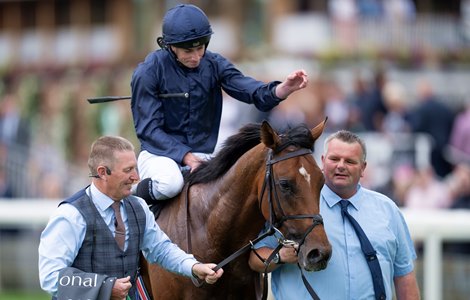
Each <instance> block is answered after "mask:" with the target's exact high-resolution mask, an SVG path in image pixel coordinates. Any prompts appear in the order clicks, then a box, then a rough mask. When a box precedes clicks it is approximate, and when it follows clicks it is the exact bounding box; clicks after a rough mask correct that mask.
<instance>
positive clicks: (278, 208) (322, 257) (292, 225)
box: [142, 119, 331, 300]
mask: <svg viewBox="0 0 470 300" xmlns="http://www.w3.org/2000/svg"><path fill="white" fill-rule="evenodd" d="M325 122H326V119H325V121H323V122H322V123H320V124H318V125H317V126H316V127H315V128H313V129H311V130H310V129H309V128H307V127H306V126H305V125H301V126H297V127H294V128H291V129H290V130H289V131H288V132H287V133H285V134H278V133H277V132H275V130H273V129H272V127H271V126H270V125H269V123H268V122H266V121H264V122H263V123H262V124H254V123H253V124H248V125H245V126H244V127H242V128H241V129H240V130H239V132H238V133H237V134H235V135H233V136H231V137H229V138H228V139H227V140H226V141H225V143H224V146H223V147H222V148H221V149H220V151H218V153H217V155H216V156H214V157H213V158H212V159H210V160H209V161H206V162H204V163H203V164H202V165H200V166H199V167H198V168H197V169H196V170H195V171H194V172H192V173H190V174H189V175H188V176H186V177H185V180H186V184H185V188H184V189H183V191H182V192H181V193H180V194H179V195H178V196H177V197H176V198H174V199H172V200H171V202H169V203H168V204H167V205H166V206H164V207H163V209H162V210H161V213H160V214H159V217H158V218H157V223H158V225H159V226H160V227H161V229H162V230H163V231H165V233H167V235H168V236H169V237H170V239H171V240H172V241H173V242H174V243H176V244H177V245H178V246H179V247H180V248H182V249H183V250H185V251H187V252H188V253H192V254H193V255H194V256H195V258H196V259H197V260H199V261H201V262H205V263H206V262H213V263H216V264H217V263H218V262H220V261H222V260H224V259H225V258H227V257H229V256H231V255H232V254H233V253H235V252H237V250H239V249H240V248H242V247H243V246H245V245H247V246H249V244H250V240H253V239H255V238H257V236H258V235H259V233H260V232H261V230H262V229H263V228H264V225H265V224H267V223H269V224H274V225H275V226H276V229H277V230H279V231H280V232H281V233H282V234H283V235H284V236H285V237H286V238H289V239H291V240H293V241H296V242H298V243H299V244H300V246H299V251H298V262H299V266H300V267H301V268H302V269H304V270H306V271H318V270H322V269H324V268H325V267H326V265H327V262H328V260H329V258H330V256H331V245H330V244H329V241H328V238H327V236H326V233H325V231H324V227H323V225H322V224H323V222H322V221H321V216H320V215H319V199H320V190H321V188H322V186H323V183H324V177H323V173H322V171H321V170H320V168H319V167H318V165H317V163H316V162H315V159H314V158H313V155H312V149H313V146H314V142H315V140H316V139H317V138H318V137H319V136H320V135H321V134H322V132H323V129H324V126H325ZM316 225H320V226H316ZM248 250H249V249H248ZM248 255H249V251H248V252H246V253H243V254H242V255H240V256H239V257H237V258H236V259H234V260H233V261H231V262H230V263H228V264H226V265H225V266H224V267H223V269H224V275H223V276H222V277H221V278H220V279H219V280H218V281H217V283H215V284H214V285H207V284H203V285H202V286H201V287H197V286H196V285H195V284H193V282H192V281H191V279H190V278H187V277H184V276H180V275H177V274H174V273H171V272H168V271H166V270H164V269H163V268H161V267H160V266H158V265H154V264H148V263H147V262H146V261H145V260H143V266H142V274H143V277H144V282H145V283H146V287H147V289H148V291H149V293H150V294H151V295H153V299H171V300H175V299H237V300H239V299H257V298H258V297H259V295H260V294H259V289H256V288H255V285H256V284H255V282H259V273H256V272H254V271H252V270H251V269H250V268H249V266H248ZM258 287H259V286H258Z"/></svg>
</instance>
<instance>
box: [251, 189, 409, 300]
mask: <svg viewBox="0 0 470 300" xmlns="http://www.w3.org/2000/svg"><path fill="white" fill-rule="evenodd" d="M340 200H341V198H340V197H339V196H338V195H336V194H335V193H334V192H333V191H331V190H330V189H329V188H328V186H326V185H324V187H323V189H322V191H321V202H320V213H321V215H322V216H323V220H324V226H325V230H326V233H327V236H328V239H329V241H330V243H331V245H332V247H333V253H332V256H331V259H330V261H329V262H328V266H327V268H326V269H325V270H322V271H318V272H305V271H304V274H305V276H306V277H307V279H308V281H309V283H310V284H311V286H312V287H313V289H314V290H315V292H316V293H317V294H318V296H319V297H320V299H328V300H330V299H331V300H354V299H374V298H375V296H374V288H373V285H372V278H371V274H370V270H369V267H368V265H367V263H366V261H365V258H364V255H363V253H362V250H361V247H360V243H359V240H358V238H357V235H356V233H355V232H354V229H353V227H352V226H351V224H350V223H349V222H348V221H347V220H346V221H343V217H342V215H341V207H340V205H339V204H338V202H339V201H340ZM349 201H350V202H351V204H350V205H349V208H348V211H349V212H350V214H351V215H352V216H353V217H354V218H355V219H356V220H357V221H358V223H359V224H360V225H361V227H362V229H363V230H364V232H365V233H366V235H367V236H368V238H369V240H370V241H371V243H372V246H373V247H374V249H375V250H376V251H377V257H378V259H379V262H380V266H381V269H382V273H383V279H384V285H385V290H386V293H387V299H392V295H393V278H394V277H396V276H403V275H406V274H408V273H410V272H411V271H413V268H414V266H413V261H414V260H415V259H416V252H415V249H414V245H413V242H412V240H411V237H410V234H409V231H408V227H407V225H406V223H405V220H404V218H403V216H402V214H401V212H400V210H399V208H398V207H397V206H396V204H395V203H394V202H393V201H392V200H391V199H390V198H388V197H386V196H384V195H382V194H380V193H377V192H374V191H371V190H368V189H365V188H363V187H361V186H359V187H358V192H357V193H356V194H355V195H354V196H353V197H352V198H350V199H349ZM276 245H277V240H276V238H275V237H273V236H271V237H268V238H266V239H264V240H263V241H261V242H260V243H258V244H256V245H255V247H256V248H260V247H266V246H267V247H270V248H274V247H275V246H276ZM271 276H272V281H271V283H272V291H273V294H274V296H275V298H276V299H283V300H287V299H311V296H310V295H309V293H308V291H307V290H306V288H305V286H304V284H303V282H302V279H301V274H300V271H299V269H298V267H297V265H296V264H285V265H282V266H280V267H278V268H277V269H276V270H275V271H273V272H272V275H271Z"/></svg>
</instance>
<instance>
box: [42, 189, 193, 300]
mask: <svg viewBox="0 0 470 300" xmlns="http://www.w3.org/2000/svg"><path fill="white" fill-rule="evenodd" d="M90 192H91V195H92V197H91V198H92V201H93V203H94V204H95V206H96V209H97V210H98V212H99V213H100V215H101V216H102V217H103V220H104V222H105V223H106V224H107V225H108V227H109V229H110V230H111V232H113V233H114V211H113V208H112V207H111V204H112V203H113V202H114V201H113V200H112V199H111V198H109V197H108V196H106V195H105V194H103V193H101V192H100V191H99V190H98V189H97V188H96V187H95V186H94V185H91V186H90V187H89V188H88V189H87V194H88V195H90ZM138 201H139V203H140V205H141V206H142V208H143V209H144V212H145V215H146V218H147V219H146V226H145V232H144V234H143V237H142V241H141V250H142V252H143V254H144V256H145V258H146V259H147V260H148V261H149V262H151V263H158V264H160V265H162V266H163V267H164V268H166V269H168V270H171V271H173V272H176V273H178V274H182V275H186V276H191V269H192V266H193V265H194V264H195V263H196V262H197V260H196V259H195V258H194V256H193V255H190V254H187V253H186V252H184V251H183V250H181V249H180V248H178V246H176V245H175V244H173V243H172V242H171V241H170V239H169V238H168V236H167V235H166V234H165V233H164V232H163V231H162V230H161V229H160V227H159V226H158V225H157V224H156V223H155V219H154V215H153V213H152V212H151V211H150V210H149V208H148V205H147V204H146V203H145V201H144V200H143V199H140V198H138ZM121 215H122V218H123V221H124V225H125V226H126V232H127V234H126V244H125V247H126V248H127V241H128V239H129V236H128V233H129V231H128V230H127V226H128V224H127V213H126V211H125V209H124V208H123V205H121ZM85 231H86V222H85V220H84V219H83V217H82V215H81V214H80V212H79V211H78V210H77V209H76V208H75V207H74V206H72V205H71V204H68V203H65V204H62V205H60V206H59V207H58V208H57V209H56V211H55V212H54V213H53V215H52V216H51V217H50V219H49V222H48V224H47V226H46V228H45V229H44V231H43V232H42V234H41V240H40V243H39V249H38V252H39V280H40V284H41V288H42V289H43V290H45V291H47V292H49V293H51V294H52V295H55V294H56V293H57V280H58V274H59V271H60V270H61V269H63V268H66V267H70V266H71V265H72V263H73V261H74V260H75V257H76V256H77V254H78V251H79V249H80V247H81V246H82V242H83V240H84V238H85Z"/></svg>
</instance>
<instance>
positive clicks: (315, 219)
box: [259, 148, 323, 247]
mask: <svg viewBox="0 0 470 300" xmlns="http://www.w3.org/2000/svg"><path fill="white" fill-rule="evenodd" d="M307 154H308V155H311V154H312V151H311V150H310V149H305V148H302V149H299V150H296V151H293V152H289V153H287V154H285V155H283V156H280V157H278V158H274V159H273V158H272V156H273V151H272V150H270V151H269V153H268V159H267V160H266V175H265V179H264V182H263V188H262V191H261V200H260V202H259V209H260V211H261V206H262V204H263V199H264V193H265V191H266V185H268V204H269V227H273V229H274V230H275V231H277V232H278V233H280V231H279V230H278V229H277V228H278V227H281V226H282V224H283V223H284V222H285V221H289V220H299V219H312V225H310V227H309V228H308V229H307V230H306V232H305V233H304V235H303V236H302V238H301V239H300V241H299V242H298V245H299V247H300V246H302V245H303V243H304V242H305V238H306V237H307V236H308V235H309V233H310V232H311V231H312V230H313V228H315V227H316V226H317V225H323V218H322V216H321V215H320V214H302V215H287V214H286V213H285V212H284V210H283V208H282V205H281V201H280V200H279V196H278V193H277V190H276V188H275V185H276V183H275V181H274V176H273V173H274V172H273V165H274V164H276V163H278V162H280V161H283V160H287V159H290V158H293V157H297V156H303V155H307ZM273 194H274V200H275V202H273V200H272V196H273ZM274 205H276V206H277V208H278V210H279V211H280V212H281V216H280V218H278V216H277V215H276V211H275V209H274ZM281 236H282V234H281ZM282 237H283V236H282ZM282 239H283V240H284V241H285V240H286V239H285V238H282Z"/></svg>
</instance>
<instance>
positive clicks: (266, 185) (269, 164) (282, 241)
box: [185, 148, 323, 300]
mask: <svg viewBox="0 0 470 300" xmlns="http://www.w3.org/2000/svg"><path fill="white" fill-rule="evenodd" d="M272 152H273V151H272V150H269V153H268V159H267V160H266V173H265V179H264V182H263V187H262V190H261V196H260V199H261V200H260V202H259V209H260V211H261V206H262V202H263V198H264V193H265V191H266V189H268V203H269V227H268V230H267V231H266V232H264V233H263V234H261V235H259V236H258V237H257V238H255V239H254V240H250V241H249V243H247V244H246V245H244V246H243V247H242V248H240V249H239V250H237V251H236V252H234V253H233V254H231V255H230V256H228V257H227V258H225V259H224V260H222V261H221V262H220V263H219V264H217V266H215V267H214V268H213V270H214V271H217V270H219V269H221V268H222V267H224V266H225V265H227V264H228V263H230V262H232V261H233V260H235V259H236V258H238V257H239V256H240V255H242V254H244V253H245V252H247V251H248V250H250V249H253V246H254V245H255V244H256V243H258V242H259V241H261V240H262V239H264V238H265V237H267V236H271V235H274V234H275V233H276V232H277V233H278V234H279V235H280V236H281V238H279V239H278V240H279V244H278V246H277V247H276V248H275V249H274V251H273V252H272V253H271V255H270V256H269V257H268V258H267V259H266V260H263V259H262V258H261V257H260V256H259V255H258V253H256V251H255V254H256V255H257V256H258V258H259V259H260V260H261V261H263V263H264V265H265V266H266V269H265V272H264V286H263V298H262V299H267V287H268V284H267V283H268V282H267V280H268V276H267V268H268V266H269V264H270V263H271V261H272V259H273V258H274V256H275V255H276V254H277V253H278V252H279V250H280V249H281V248H282V247H283V246H284V245H293V244H298V246H299V247H300V246H301V245H302V244H303V243H304V242H305V239H306V237H307V236H308V234H310V232H311V231H312V230H313V229H314V228H315V227H316V226H317V225H320V224H323V218H322V216H321V215H319V214H301V215H286V214H285V212H284V210H283V209H282V206H281V202H280V200H279V196H278V194H277V192H276V189H275V185H276V183H275V182H274V178H273V176H272V174H273V165H274V164H276V163H278V162H280V161H283V160H287V159H290V158H294V157H297V156H303V155H307V154H312V151H311V150H310V149H305V148H302V149H299V150H297V151H293V152H289V153H287V154H285V155H283V156H280V157H277V158H272V156H273V153H272ZM273 194H274V199H275V201H276V202H275V203H276V205H277V208H278V209H279V211H280V212H281V214H282V216H281V218H279V220H277V219H278V218H277V216H276V213H275V210H274V202H273V200H272V195H273ZM185 206H186V240H187V242H188V253H192V247H191V234H190V229H189V185H186V188H185ZM296 219H312V225H310V227H309V228H308V229H307V231H306V232H305V233H304V235H303V237H302V238H301V240H300V242H299V243H297V242H295V241H291V240H287V239H286V238H285V237H284V235H283V234H282V233H281V231H280V230H279V229H277V227H280V226H282V224H283V223H284V222H285V221H288V220H296ZM253 250H254V249H253ZM297 265H298V264H297ZM298 266H299V265H298ZM299 269H300V266H299ZM300 271H301V273H302V269H300ZM191 280H192V282H193V284H194V285H195V286H196V287H201V286H202V285H203V284H204V281H202V280H201V279H199V278H196V277H194V276H192V277H191ZM302 280H303V281H304V284H305V286H306V287H307V290H308V291H309V293H310V295H312V297H313V299H315V300H317V299H319V298H318V296H317V295H316V293H315V291H313V289H312V288H311V286H310V285H309V284H308V282H307V281H306V279H305V277H304V275H303V273H302Z"/></svg>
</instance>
